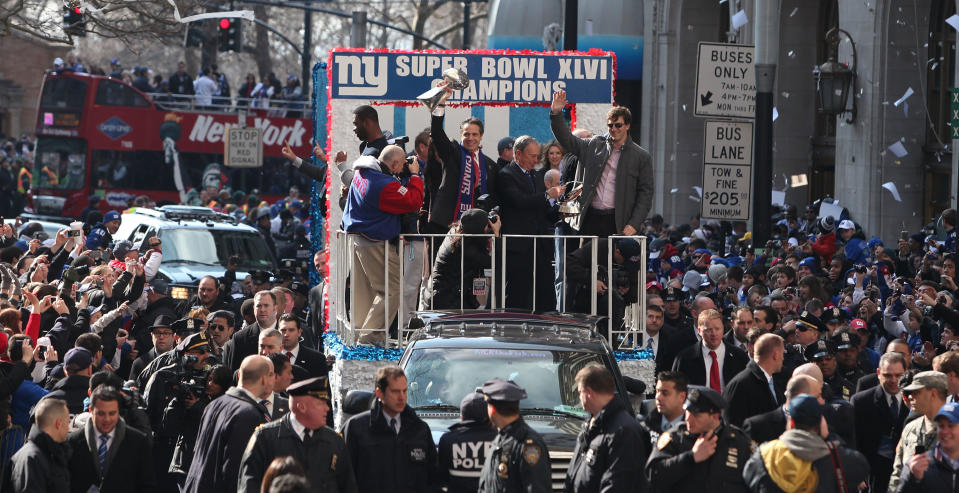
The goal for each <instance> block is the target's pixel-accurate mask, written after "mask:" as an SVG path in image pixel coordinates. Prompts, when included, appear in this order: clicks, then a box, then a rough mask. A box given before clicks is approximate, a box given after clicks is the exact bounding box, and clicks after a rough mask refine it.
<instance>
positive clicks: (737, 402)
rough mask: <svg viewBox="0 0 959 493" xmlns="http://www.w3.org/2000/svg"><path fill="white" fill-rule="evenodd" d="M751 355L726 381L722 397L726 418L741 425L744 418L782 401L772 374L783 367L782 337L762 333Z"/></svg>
mask: <svg viewBox="0 0 959 493" xmlns="http://www.w3.org/2000/svg"><path fill="white" fill-rule="evenodd" d="M753 352H754V354H753V359H752V360H751V361H750V362H749V363H748V364H747V365H746V368H745V369H744V370H743V371H741V372H739V374H737V375H736V376H735V377H733V379H732V380H730V382H729V383H728V384H726V391H725V392H724V395H723V397H725V398H726V402H728V403H729V406H728V407H727V408H726V411H725V415H724V416H723V417H724V418H726V422H727V423H730V424H732V425H735V426H739V427H742V426H743V422H744V421H745V420H746V418H750V417H752V416H756V415H759V414H762V413H765V412H768V411H772V410H773V409H776V408H777V407H779V406H780V405H782V403H783V393H784V392H785V389H784V388H782V387H781V386H780V385H779V384H778V382H777V380H776V379H773V375H774V374H776V373H779V371H780V370H782V367H783V355H784V354H785V346H784V345H783V339H782V337H779V336H777V335H776V334H763V335H761V336H759V339H757V340H756V344H755V345H754V346H753Z"/></svg>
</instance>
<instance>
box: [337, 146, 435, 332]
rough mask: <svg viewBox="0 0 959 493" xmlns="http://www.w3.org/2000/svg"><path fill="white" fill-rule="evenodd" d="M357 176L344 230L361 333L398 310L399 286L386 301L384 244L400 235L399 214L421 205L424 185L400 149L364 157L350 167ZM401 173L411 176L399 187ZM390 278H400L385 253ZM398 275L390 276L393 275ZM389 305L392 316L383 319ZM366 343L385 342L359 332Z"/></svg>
mask: <svg viewBox="0 0 959 493" xmlns="http://www.w3.org/2000/svg"><path fill="white" fill-rule="evenodd" d="M353 169H354V171H355V174H354V176H353V181H352V183H351V184H350V191H349V195H348V196H347V204H346V208H345V209H344V210H343V224H342V226H343V229H344V230H345V231H346V232H347V233H351V234H352V238H353V240H354V242H355V244H356V249H355V251H354V253H353V268H352V276H353V280H352V285H353V294H354V296H353V310H354V313H356V317H357V319H356V320H354V323H355V325H354V326H355V327H359V329H360V330H361V331H370V330H377V329H384V328H386V327H388V326H389V325H390V322H391V321H392V318H393V316H394V315H395V314H396V311H397V309H398V303H397V293H399V287H398V286H396V287H391V289H390V290H389V296H388V297H387V296H386V292H385V289H384V287H385V283H386V281H387V279H386V278H385V277H384V273H383V266H384V264H386V262H387V257H386V245H385V242H388V241H389V242H392V241H394V240H395V239H396V238H397V237H398V236H399V234H400V231H401V227H402V226H401V223H402V215H403V214H406V213H409V212H414V211H416V210H418V209H419V208H420V206H421V205H422V204H423V193H424V192H423V180H422V178H420V176H419V163H418V162H417V161H416V159H412V160H411V162H407V159H406V153H405V152H403V149H402V148H401V147H399V146H395V145H390V146H386V148H384V149H383V152H382V153H381V154H380V158H379V159H378V160H377V159H376V158H373V157H371V156H362V157H360V158H359V159H357V160H356V162H354V163H353ZM404 170H406V171H408V172H409V173H410V174H411V176H410V179H409V182H408V184H407V185H405V186H404V185H403V184H402V183H401V182H400V181H399V179H397V178H396V177H395V176H394V175H399V174H400V173H402V172H403V171H404ZM389 250H390V255H389V272H390V273H391V274H390V276H389V279H390V280H391V281H392V280H393V279H396V278H397V277H398V273H399V260H400V259H399V255H398V252H396V250H395V248H389ZM394 272H395V273H397V275H393V274H392V273H394ZM383 303H387V304H388V305H387V306H388V307H389V309H390V315H389V317H387V316H386V315H385V314H384V309H383ZM361 334H362V335H361V337H360V342H361V343H364V344H371V343H384V342H385V336H384V334H383V333H381V332H361Z"/></svg>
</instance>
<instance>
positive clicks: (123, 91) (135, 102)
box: [94, 79, 150, 108]
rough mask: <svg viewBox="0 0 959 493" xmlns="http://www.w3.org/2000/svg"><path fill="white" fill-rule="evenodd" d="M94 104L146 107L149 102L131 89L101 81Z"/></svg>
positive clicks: (104, 80)
mask: <svg viewBox="0 0 959 493" xmlns="http://www.w3.org/2000/svg"><path fill="white" fill-rule="evenodd" d="M94 102H95V103H96V104H101V105H104V106H138V107H141V108H142V107H148V106H150V102H149V101H147V99H146V98H144V97H143V96H141V95H140V93H138V92H136V91H135V90H133V88H131V87H129V86H126V85H124V84H121V83H119V82H116V81H112V80H109V79H101V80H100V83H99V84H98V85H97V98H96V100H95V101H94Z"/></svg>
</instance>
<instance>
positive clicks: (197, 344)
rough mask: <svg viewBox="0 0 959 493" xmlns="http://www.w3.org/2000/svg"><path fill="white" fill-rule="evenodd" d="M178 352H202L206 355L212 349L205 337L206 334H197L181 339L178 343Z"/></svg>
mask: <svg viewBox="0 0 959 493" xmlns="http://www.w3.org/2000/svg"><path fill="white" fill-rule="evenodd" d="M180 350H182V351H184V352H186V351H203V352H206V353H209V352H212V351H213V348H211V347H210V340H209V339H207V337H206V332H200V333H198V334H190V335H189V336H187V338H186V339H183V341H182V342H180Z"/></svg>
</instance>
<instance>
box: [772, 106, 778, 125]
mask: <svg viewBox="0 0 959 493" xmlns="http://www.w3.org/2000/svg"><path fill="white" fill-rule="evenodd" d="M777 118H779V110H778V109H776V107H775V106H773V121H776V119H777Z"/></svg>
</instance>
